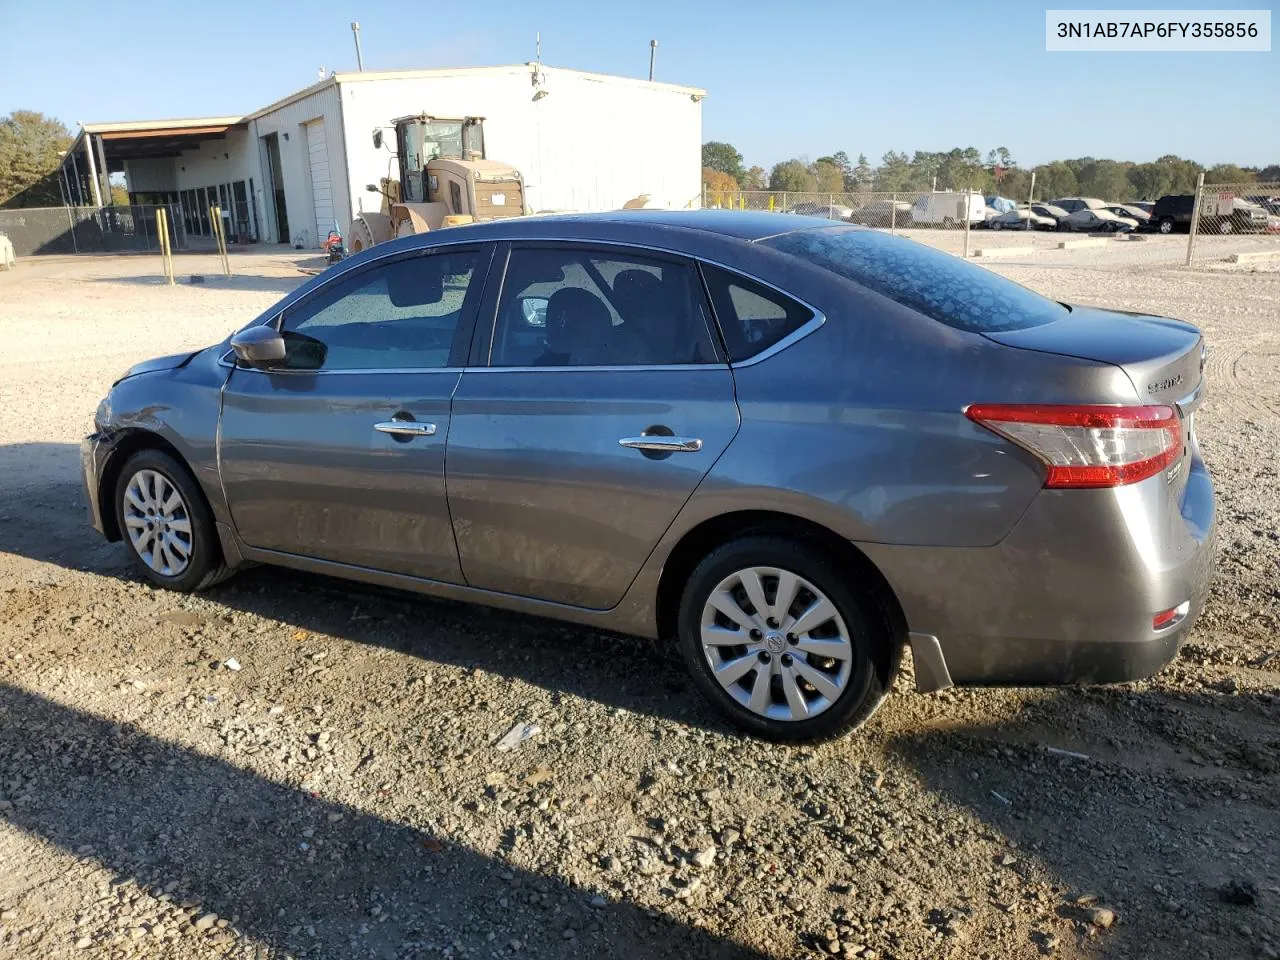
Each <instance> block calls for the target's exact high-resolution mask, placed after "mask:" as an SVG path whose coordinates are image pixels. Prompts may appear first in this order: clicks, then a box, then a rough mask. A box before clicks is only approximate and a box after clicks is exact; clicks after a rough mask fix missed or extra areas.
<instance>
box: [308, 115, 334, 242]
mask: <svg viewBox="0 0 1280 960" xmlns="http://www.w3.org/2000/svg"><path fill="white" fill-rule="evenodd" d="M307 159H308V160H309V161H310V164H311V197H312V200H313V202H314V203H315V208H316V246H319V245H320V241H321V240H323V239H324V238H325V237H327V236H328V235H329V231H330V230H332V229H333V190H332V189H331V187H330V186H329V146H328V144H327V143H326V142H325V136H324V121H323V120H315V121H313V122H311V123H308V124H307Z"/></svg>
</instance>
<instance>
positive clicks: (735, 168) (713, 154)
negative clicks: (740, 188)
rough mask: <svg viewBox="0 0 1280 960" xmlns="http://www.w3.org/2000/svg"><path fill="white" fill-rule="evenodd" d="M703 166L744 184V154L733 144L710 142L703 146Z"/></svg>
mask: <svg viewBox="0 0 1280 960" xmlns="http://www.w3.org/2000/svg"><path fill="white" fill-rule="evenodd" d="M702 165H703V166H704V167H710V168H711V169H712V170H719V171H720V172H721V173H727V174H728V175H729V176H731V177H733V179H734V180H737V181H738V182H739V183H741V182H742V173H743V170H742V154H740V153H739V152H738V151H737V150H735V149H734V147H733V145H732V144H729V143H721V142H720V141H718V140H709V141H707V142H706V143H704V144H703V145H702Z"/></svg>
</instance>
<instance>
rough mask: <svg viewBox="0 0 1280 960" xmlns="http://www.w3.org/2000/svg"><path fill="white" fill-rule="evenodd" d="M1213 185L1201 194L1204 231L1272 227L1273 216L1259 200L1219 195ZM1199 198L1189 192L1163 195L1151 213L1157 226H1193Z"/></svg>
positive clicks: (1164, 229) (1163, 229) (1169, 230)
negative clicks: (1253, 201) (1215, 192)
mask: <svg viewBox="0 0 1280 960" xmlns="http://www.w3.org/2000/svg"><path fill="white" fill-rule="evenodd" d="M1211 189H1212V188H1210V187H1206V188H1205V193H1204V195H1203V196H1202V198H1201V207H1200V225H1199V227H1198V229H1199V230H1200V231H1201V232H1206V233H1261V232H1263V231H1266V230H1268V229H1269V228H1270V222H1271V221H1270V216H1269V215H1268V213H1267V211H1266V209H1265V208H1263V207H1262V206H1260V205H1259V204H1256V203H1250V202H1249V201H1248V200H1244V199H1241V198H1239V197H1231V196H1230V195H1227V196H1225V197H1224V196H1219V195H1217V194H1214V193H1212V192H1211ZM1195 202H1196V198H1195V197H1194V196H1193V195H1192V194H1189V193H1184V194H1170V195H1168V196H1164V197H1161V198H1160V199H1159V200H1157V201H1156V205H1155V209H1154V210H1153V211H1152V213H1151V221H1152V223H1153V224H1155V229H1156V230H1158V231H1160V232H1161V233H1173V232H1174V231H1179V232H1186V231H1187V230H1190V229H1191V218H1192V214H1193V210H1194V208H1195Z"/></svg>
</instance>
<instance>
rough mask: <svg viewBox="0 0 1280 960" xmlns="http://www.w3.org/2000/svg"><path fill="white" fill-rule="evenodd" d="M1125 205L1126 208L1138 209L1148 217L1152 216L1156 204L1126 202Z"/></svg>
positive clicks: (1137, 201)
mask: <svg viewBox="0 0 1280 960" xmlns="http://www.w3.org/2000/svg"><path fill="white" fill-rule="evenodd" d="M1123 205H1124V206H1126V207H1137V208H1138V209H1139V210H1141V211H1142V212H1143V213H1145V214H1146V215H1147V216H1151V210H1152V208H1153V207H1155V205H1156V204H1155V201H1154V200H1126V201H1125V202H1124V204H1123Z"/></svg>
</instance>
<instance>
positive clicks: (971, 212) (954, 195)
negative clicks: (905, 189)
mask: <svg viewBox="0 0 1280 960" xmlns="http://www.w3.org/2000/svg"><path fill="white" fill-rule="evenodd" d="M966 208H967V209H968V217H969V224H970V225H971V226H972V225H973V224H975V223H984V222H986V219H987V216H988V215H989V211H988V209H987V201H986V200H985V199H983V196H982V194H980V193H974V192H970V193H961V192H959V191H943V192H941V193H927V194H925V195H924V196H923V197H920V198H919V199H918V200H916V202H915V203H914V204H912V205H911V222H912V224H914V225H915V226H921V227H954V226H958V225H961V224H963V223H964V218H965V215H966V214H965V211H966Z"/></svg>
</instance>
